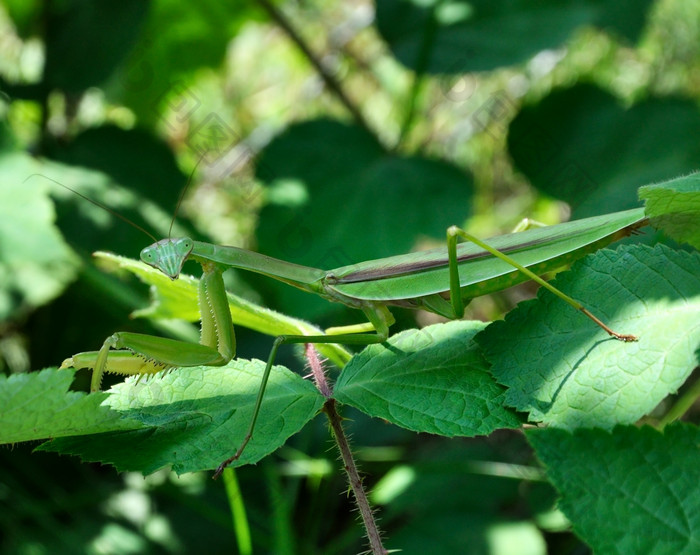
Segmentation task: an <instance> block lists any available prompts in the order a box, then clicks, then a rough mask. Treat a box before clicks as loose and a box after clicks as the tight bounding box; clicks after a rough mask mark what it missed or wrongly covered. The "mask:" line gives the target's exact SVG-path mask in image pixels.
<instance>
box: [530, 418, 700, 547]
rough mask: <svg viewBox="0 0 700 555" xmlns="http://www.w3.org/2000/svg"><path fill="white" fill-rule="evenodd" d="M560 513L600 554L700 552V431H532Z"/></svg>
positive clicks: (690, 428) (674, 428) (688, 428)
mask: <svg viewBox="0 0 700 555" xmlns="http://www.w3.org/2000/svg"><path fill="white" fill-rule="evenodd" d="M527 438H528V440H529V441H530V443H531V444H532V446H533V447H534V448H535V451H536V453H537V456H538V457H539V459H540V460H541V461H542V463H543V464H544V465H545V467H546V468H547V474H548V476H549V479H550V480H551V481H552V483H553V484H554V486H555V487H556V488H557V489H558V490H559V492H560V493H561V499H560V501H559V506H560V508H561V509H562V510H563V511H564V513H565V514H566V515H567V517H569V519H570V520H571V522H572V524H573V527H574V531H575V532H576V533H577V534H578V535H580V536H581V538H583V539H584V540H585V541H586V542H587V543H588V544H589V545H590V547H591V548H592V549H593V552H594V553H625V554H626V555H628V554H629V555H634V554H639V555H647V554H649V553H658V554H662V553H673V554H674V555H684V554H687V555H691V554H695V553H698V552H700V511H698V483H700V466H699V465H698V458H699V457H700V449H699V447H698V446H699V445H700V431H699V430H698V428H697V427H695V426H689V425H686V424H675V425H671V426H667V427H666V428H665V429H664V431H663V433H662V432H659V431H657V430H654V429H652V428H650V427H643V428H636V427H631V426H630V427H622V426H618V427H616V428H614V429H613V430H612V432H606V431H604V430H599V429H593V430H585V429H581V430H576V431H575V432H573V433H569V432H566V431H564V430H556V429H552V428H550V429H545V430H530V431H528V432H527Z"/></svg>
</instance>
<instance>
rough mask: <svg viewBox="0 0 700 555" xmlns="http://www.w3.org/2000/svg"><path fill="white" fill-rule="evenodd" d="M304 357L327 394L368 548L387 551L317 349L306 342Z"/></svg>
mask: <svg viewBox="0 0 700 555" xmlns="http://www.w3.org/2000/svg"><path fill="white" fill-rule="evenodd" d="M306 359H307V360H308V362H309V366H310V368H311V372H312V374H313V376H314V381H315V382H316V385H317V387H318V388H319V391H321V393H322V394H323V396H324V397H325V398H326V402H325V404H324V405H323V412H325V413H326V416H328V421H329V422H330V425H331V430H332V432H333V437H334V438H335V443H336V445H337V446H338V451H340V457H341V459H342V460H343V468H344V469H345V473H346V474H347V476H348V483H349V484H350V488H351V489H352V493H353V495H354V496H355V503H356V504H357V508H358V509H359V511H360V516H361V517H362V522H363V524H364V526H365V531H366V532H367V538H368V539H369V545H370V549H371V550H372V553H373V554H374V555H386V553H388V551H387V550H386V549H384V546H383V545H382V537H381V533H380V532H379V527H378V526H377V522H376V521H375V519H374V512H373V511H372V508H371V507H370V505H369V499H367V494H366V493H365V490H364V487H363V486H362V478H360V473H359V472H358V471H357V465H356V464H355V459H354V458H353V456H352V451H351V450H350V443H349V442H348V438H347V436H346V435H345V431H344V430H343V424H342V419H341V417H340V415H339V414H338V411H337V410H336V406H335V399H332V398H331V390H330V388H329V387H328V382H327V381H326V377H325V373H324V372H323V365H322V364H321V361H320V360H319V358H318V353H317V352H316V349H314V347H313V345H310V344H307V345H306Z"/></svg>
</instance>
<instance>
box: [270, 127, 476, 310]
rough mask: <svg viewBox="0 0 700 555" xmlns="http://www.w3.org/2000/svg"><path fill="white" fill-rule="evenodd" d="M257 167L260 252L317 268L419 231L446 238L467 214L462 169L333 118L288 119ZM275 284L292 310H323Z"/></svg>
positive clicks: (402, 241) (401, 248) (397, 248)
mask: <svg viewBox="0 0 700 555" xmlns="http://www.w3.org/2000/svg"><path fill="white" fill-rule="evenodd" d="M257 172H258V175H259V176H260V177H261V178H262V179H264V180H265V181H267V183H268V184H269V185H270V188H269V190H268V194H267V200H268V204H267V206H265V208H264V209H263V210H262V212H261V214H260V226H259V228H258V241H259V247H260V252H263V253H265V254H267V255H269V256H274V257H276V258H281V259H282V260H289V261H293V262H296V263H298V264H304V265H307V266H312V267H316V268H322V269H332V268H337V267H340V266H345V265H348V264H353V263H356V262H360V261H362V260H371V259H373V258H381V257H384V256H388V255H392V254H397V253H403V252H408V251H409V250H411V248H413V247H414V246H415V242H416V238H417V237H420V236H425V235H428V236H432V237H436V238H440V239H443V240H444V237H445V230H446V229H447V228H448V227H449V226H450V225H452V224H454V223H455V222H461V221H464V219H465V218H466V217H467V215H468V212H469V203H470V200H471V194H472V179H471V177H470V176H469V175H468V174H466V173H465V172H464V170H462V169H459V168H457V167H456V166H453V165H451V164H448V163H446V162H442V161H438V160H431V159H427V158H421V157H418V156H413V157H404V156H399V155H397V154H392V153H388V152H386V151H385V150H384V149H383V148H382V146H381V145H379V144H378V143H377V141H376V140H375V139H374V138H373V137H372V136H371V135H370V134H369V133H368V132H366V131H365V130H363V129H362V128H360V127H356V126H349V125H345V124H342V123H339V122H336V121H330V120H316V121H309V122H305V123H301V124H297V125H295V126H292V127H290V128H289V129H288V130H287V131H286V132H285V133H284V134H283V135H281V136H280V137H278V138H276V139H275V140H274V141H273V142H272V143H270V145H269V146H268V147H267V148H266V149H265V151H264V153H263V156H262V159H261V161H260V163H259V164H258V167H257ZM416 207H420V209H416ZM401 230H410V232H409V233H406V232H405V231H403V232H402V231H401ZM276 293H277V295H278V297H279V298H280V299H281V300H282V302H283V303H284V304H283V308H284V311H285V312H289V313H291V314H301V315H304V316H307V317H310V318H311V317H315V316H318V314H320V313H322V312H327V311H328V309H329V303H328V302H327V301H325V300H320V299H319V300H316V299H313V298H310V297H309V296H308V295H306V294H304V293H302V292H297V291H293V290H290V288H289V287H288V286H284V288H283V289H281V290H276ZM330 306H331V307H332V305H330Z"/></svg>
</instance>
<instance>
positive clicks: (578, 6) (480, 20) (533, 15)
mask: <svg viewBox="0 0 700 555" xmlns="http://www.w3.org/2000/svg"><path fill="white" fill-rule="evenodd" d="M651 4H652V2H650V1H649V0H644V1H641V2H640V1H635V0H625V1H622V2H614V3H613V2H606V1H605V0H587V1H581V0H566V1H563V0H544V1H543V0H540V1H538V2H531V1H527V0H510V1H507V2H504V1H501V2H493V1H491V0H469V1H466V0H452V1H448V2H438V1H435V0H424V1H418V0H378V1H377V27H378V29H379V32H380V33H381V35H382V37H383V38H384V40H385V41H386V42H387V43H388V45H389V48H391V51H392V52H393V54H394V56H396V58H398V59H399V61H401V63H403V64H404V65H405V66H407V67H409V68H411V69H413V70H417V71H427V72H430V73H459V72H467V71H486V70H491V69H495V68H498V67H501V66H508V65H513V64H518V63H520V62H523V61H525V60H527V59H528V58H531V57H532V56H534V55H535V54H537V53H538V52H540V51H542V50H547V49H554V48H558V47H560V46H561V45H562V44H563V43H564V42H565V41H566V40H567V39H568V38H569V37H570V36H571V34H572V33H573V32H574V31H575V30H576V29H578V28H579V27H582V26H585V25H593V26H597V27H602V28H605V29H610V30H611V31H613V32H614V33H617V34H619V35H623V36H625V37H626V38H627V39H629V40H632V41H633V40H636V39H637V37H638V36H639V33H640V32H641V30H642V28H643V27H644V23H645V20H646V15H647V11H648V8H649V7H650V6H651Z"/></svg>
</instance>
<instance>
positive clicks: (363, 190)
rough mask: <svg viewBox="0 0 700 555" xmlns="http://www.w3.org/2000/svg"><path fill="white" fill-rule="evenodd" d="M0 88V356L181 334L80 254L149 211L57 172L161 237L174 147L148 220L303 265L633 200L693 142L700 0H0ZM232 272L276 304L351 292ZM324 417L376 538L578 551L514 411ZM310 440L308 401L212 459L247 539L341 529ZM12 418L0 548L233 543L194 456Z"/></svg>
mask: <svg viewBox="0 0 700 555" xmlns="http://www.w3.org/2000/svg"><path fill="white" fill-rule="evenodd" d="M0 94H1V97H0V118H1V119H0V368H1V369H2V371H3V372H5V373H7V374H9V373H16V372H27V371H29V370H30V369H39V368H43V367H46V366H55V365H57V364H59V363H60V362H61V361H62V360H63V358H65V357H67V356H70V355H71V354H73V353H75V352H78V351H81V350H86V349H93V348H96V347H98V346H99V345H100V344H101V342H102V341H103V339H104V338H105V337H106V336H107V335H109V334H110V333H111V332H113V331H115V330H117V329H119V330H134V331H145V332H148V333H167V334H172V335H175V336H178V337H181V338H189V339H193V340H196V339H197V333H198V331H197V328H196V326H195V325H193V324H188V323H182V322H146V321H137V320H130V319H129V313H130V312H131V311H132V310H133V309H135V308H137V307H139V306H143V305H144V304H145V303H146V302H147V294H148V292H147V291H146V290H144V288H143V287H141V286H140V285H139V284H138V283H134V282H133V281H131V280H129V279H128V278H126V277H124V276H113V275H107V274H104V273H102V272H100V271H99V270H98V269H97V268H95V266H94V264H93V263H92V262H91V258H90V254H91V253H92V252H93V251H95V250H98V249H99V250H110V251H114V252H117V253H119V254H123V255H127V256H132V257H136V256H137V254H138V252H139V250H140V249H141V248H142V247H143V246H145V245H146V244H147V243H149V242H150V239H149V238H148V237H146V236H145V235H144V234H143V233H142V232H141V231H139V230H138V229H135V228H133V227H132V226H129V225H126V224H125V223H124V222H123V221H121V220H120V219H118V218H115V217H114V216H113V215H112V214H110V213H108V212H106V211H104V210H100V209H98V208H96V207H95V206H93V205H91V204H90V203H87V202H86V201H85V200H83V199H81V198H80V197H78V196H77V195H75V194H73V193H71V192H70V191H67V190H65V189H63V188H61V187H59V186H58V185H57V184H56V183H55V182H58V183H61V184H64V185H66V186H68V187H71V188H73V189H75V190H76V191H79V192H80V193H81V194H83V195H85V196H87V197H89V198H91V199H94V200H96V201H98V202H101V203H103V204H104V205H106V206H108V207H109V208H110V209H112V210H113V211H114V212H116V213H118V214H121V215H122V216H124V217H126V218H129V219H130V220H133V221H135V222H137V223H138V224H139V225H142V226H144V227H145V228H146V229H148V230H149V231H150V232H151V233H153V234H154V235H158V236H165V235H167V233H168V229H169V227H170V222H171V218H172V214H173V211H174V209H175V206H176V204H177V201H178V198H179V196H180V193H181V191H182V190H183V188H184V187H185V184H186V183H187V181H188V177H189V176H192V184H191V187H190V188H189V189H188V190H187V194H186V197H185V199H184V202H183V204H182V207H181V209H180V211H179V213H178V215H177V222H176V223H175V226H174V230H173V233H174V234H182V233H187V234H190V235H192V236H194V237H196V238H199V239H204V240H208V241H211V242H216V243H220V244H230V245H237V246H243V247H246V248H253V249H256V250H259V251H260V252H263V253H265V254H268V255H271V256H276V257H279V258H282V259H285V260H290V261H294V262H298V263H302V264H307V265H311V266H317V267H321V268H327V269H330V268H333V267H338V266H342V265H346V264H349V263H351V262H354V261H361V260H366V259H371V258H377V257H382V256H387V255H390V254H398V253H402V252H406V251H408V250H410V249H415V248H421V247H425V246H430V245H435V244H440V242H441V241H443V239H444V231H445V229H446V228H447V227H448V226H449V225H451V224H459V225H464V226H466V227H467V228H468V229H469V230H470V231H472V232H474V233H476V234H478V235H480V236H482V237H487V236H489V235H493V234H496V233H500V232H507V231H509V230H510V229H511V228H512V227H513V226H514V225H515V224H517V223H518V221H519V220H520V219H521V218H523V217H532V218H535V219H538V220H541V221H544V222H547V223H556V222H558V221H561V220H563V219H567V218H568V217H570V215H571V213H573V214H574V217H583V216H588V215H592V214H598V213H604V212H610V211H614V210H620V209H623V208H627V207H630V206H635V205H636V204H637V201H636V195H635V190H636V188H637V187H638V186H640V185H643V184H646V183H649V182H652V181H654V180H659V179H666V178H671V177H674V176H676V175H679V174H682V173H685V172H688V171H691V170H694V169H697V168H698V161H699V160H700V143H698V141H697V137H699V136H700V114H699V113H698V97H699V96H700V2H697V1H684V0H658V1H656V2H651V1H650V0H644V1H640V0H634V1H632V0H626V1H622V2H616V3H611V2H606V1H604V0H564V1H562V0H557V1H554V0H547V1H540V2H528V1H525V0H507V1H506V0H504V1H501V2H491V1H488V0H472V1H469V2H467V1H464V0H451V1H441V0H427V1H420V2H419V1H417V0H414V1H408V0H377V2H376V3H374V4H373V3H369V2H366V1H364V0H359V1H351V2H339V1H337V0H310V1H306V2H285V3H283V4H282V3H277V4H273V3H270V2H269V1H268V0H257V1H253V2H241V1H237V2H226V3H221V2H217V1H215V0H204V1H202V2H197V3H193V2H184V1H182V0H152V1H150V2H146V1H143V0H99V1H98V0H57V1H53V2H49V1H41V0H3V1H2V2H0ZM197 164H199V165H197ZM195 167H196V170H195ZM190 271H195V267H194V266H192V268H190ZM229 274H231V275H229V276H227V279H228V280H229V281H228V286H229V287H230V288H231V289H233V290H235V291H236V292H238V293H240V294H243V295H246V296H248V297H249V298H251V299H253V300H256V301H258V302H261V303H264V304H265V305H267V306H270V307H272V308H276V309H278V310H281V311H283V312H287V313H289V314H292V315H294V316H299V317H304V318H309V319H312V320H313V321H314V322H315V323H317V324H319V325H337V324H340V323H343V322H352V321H357V318H358V315H356V314H352V313H351V312H350V313H348V312H346V311H344V310H343V308H342V307H339V306H331V305H329V304H328V303H325V302H324V301H319V299H315V298H313V297H311V296H308V295H304V294H303V293H298V292H296V291H291V290H290V288H288V287H279V286H278V285H277V284H274V283H270V282H268V281H266V280H264V279H262V278H260V277H258V276H253V277H251V276H250V275H243V274H237V273H235V272H229ZM531 292H532V287H531V286H523V287H520V288H517V289H515V290H510V291H507V292H505V293H504V294H503V295H500V296H497V297H496V298H489V299H484V300H482V299H480V300H478V302H474V303H473V304H472V306H471V307H470V314H469V315H468V317H471V318H494V317H497V316H498V314H499V311H502V310H503V309H505V308H508V307H510V306H512V305H513V304H514V303H515V302H517V301H518V300H520V299H521V298H523V296H525V295H530V294H531ZM397 316H398V320H399V326H402V325H403V326H412V325H415V317H416V315H414V314H412V313H402V312H400V311H399V312H398V314H397ZM429 318H430V317H429V316H425V315H418V319H419V321H420V323H427V322H429V321H430V320H429ZM397 329H399V327H398V326H397ZM237 333H238V336H239V345H240V347H239V349H240V351H239V355H240V356H243V357H246V358H250V357H258V358H266V356H267V351H268V349H269V347H270V344H271V340H270V338H269V337H265V336H260V335H257V334H254V333H252V332H248V331H246V330H243V329H241V328H239V329H238V330H237ZM285 357H286V360H284V361H283V362H284V363H285V364H287V365H288V366H290V367H292V368H296V369H297V370H299V371H300V372H303V367H302V364H301V363H300V362H299V360H298V358H297V356H296V355H295V353H293V352H291V349H290V352H289V353H285ZM87 380H88V377H87V376H83V377H81V380H79V382H78V383H76V385H75V387H76V388H78V389H80V388H83V389H84V388H85V387H86V384H87ZM0 410H1V409H0ZM345 416H347V417H348V421H347V424H348V427H349V428H350V430H351V433H352V436H353V440H354V443H355V445H356V448H357V450H358V457H359V459H360V464H361V468H362V470H363V471H364V472H366V476H367V477H366V485H367V486H368V487H370V488H374V492H373V501H374V502H375V503H376V504H378V505H379V507H380V516H381V520H380V524H381V526H382V527H383V528H384V529H385V530H386V533H387V537H388V538H389V541H388V544H387V545H388V546H389V547H392V548H400V549H403V552H404V553H425V552H427V551H430V552H432V553H455V552H465V550H466V547H465V546H470V547H469V552H472V553H498V554H507V553H518V554H524V553H532V554H536V553H545V552H551V553H584V552H586V549H587V548H586V547H585V545H584V544H582V543H581V542H580V540H578V539H577V538H576V537H575V536H574V535H573V534H571V533H570V531H569V529H568V525H567V523H566V521H565V519H564V518H563V516H562V515H561V513H559V512H557V511H556V509H555V505H554V501H555V494H554V492H553V490H551V488H550V487H549V486H548V485H547V484H546V483H545V482H543V481H541V476H540V474H539V471H538V470H537V469H536V468H535V467H534V466H533V465H534V464H535V462H534V461H533V457H532V454H531V452H530V450H529V448H528V447H527V445H526V443H525V441H524V439H523V438H522V437H521V436H520V435H519V434H518V433H515V432H503V433H498V434H495V435H494V436H492V437H490V438H487V439H476V440H444V439H437V438H431V437H419V436H416V435H414V434H410V433H408V432H405V431H403V430H399V429H396V428H393V427H390V426H387V425H385V424H383V423H381V422H370V421H368V419H366V418H364V417H362V416H361V415H359V414H355V413H352V412H350V411H348V412H347V413H346V415H345ZM328 446H329V444H328V436H327V431H326V430H325V425H324V422H323V421H322V419H320V418H318V419H316V421H315V426H309V427H307V428H306V429H305V430H304V431H303V432H302V433H300V434H299V435H298V436H295V437H294V438H293V439H292V441H291V442H290V443H289V445H288V446H286V447H285V448H283V449H281V450H280V451H279V453H277V454H276V455H275V456H273V457H270V458H269V459H267V460H266V461H264V462H263V463H262V464H260V465H259V466H256V467H245V468H242V469H240V470H239V471H238V476H239V479H240V481H241V488H242V491H243V495H244V499H245V501H246V508H247V511H248V517H249V520H250V522H251V527H252V534H253V545H254V546H255V552H259V553H264V552H270V553H355V552H358V551H361V550H362V538H361V532H360V529H359V527H358V525H357V522H356V518H355V515H354V514H353V513H352V512H351V506H350V504H349V500H348V499H347V497H346V496H345V495H343V493H344V490H345V485H344V478H343V475H342V473H341V472H340V470H339V469H338V466H337V461H336V460H335V454H334V453H333V452H329V451H328ZM32 447H33V446H32V445H19V446H16V447H15V448H14V449H11V450H10V449H4V450H2V452H0V461H1V463H0V504H1V506H2V510H1V511H0V531H1V534H0V542H1V543H0V549H2V551H3V552H5V553H32V554H34V553H37V554H39V553H49V552H51V553H62V552H65V553H75V552H89V553H151V552H153V553H161V552H163V553H166V552H167V553H171V552H172V553H180V552H191V551H194V550H195V549H197V550H206V551H207V552H211V553H215V552H219V551H221V552H224V551H225V552H231V551H232V550H235V549H237V548H240V544H237V543H236V540H235V538H234V534H233V531H232V525H231V517H230V514H229V510H228V507H227V503H226V498H225V495H224V492H223V489H222V486H221V484H219V483H214V482H212V481H211V480H210V479H209V476H208V475H204V474H201V475H200V474H197V475H186V476H183V477H180V478H177V477H175V476H174V475H173V474H171V473H169V472H168V471H165V470H164V471H160V472H158V473H156V474H155V475H152V476H149V477H147V478H146V479H145V480H144V479H143V478H142V477H140V476H136V475H130V474H126V475H117V474H116V473H115V472H114V471H113V469H111V468H109V467H100V466H98V465H84V464H80V463H79V462H78V461H77V460H74V459H71V458H68V457H59V456H57V455H53V454H47V453H37V454H30V452H31V449H32ZM523 465H527V466H523ZM243 551H245V549H244V550H243Z"/></svg>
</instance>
